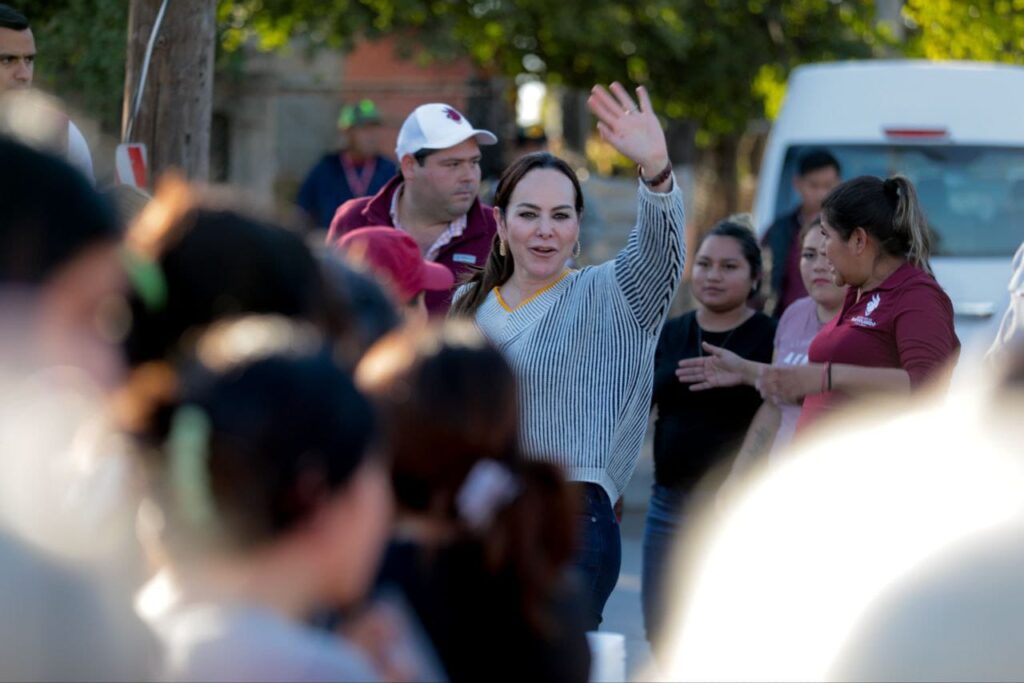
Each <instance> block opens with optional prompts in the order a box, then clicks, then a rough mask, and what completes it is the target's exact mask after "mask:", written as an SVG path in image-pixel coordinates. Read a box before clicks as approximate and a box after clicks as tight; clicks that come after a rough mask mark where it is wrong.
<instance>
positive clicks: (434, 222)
mask: <svg viewBox="0 0 1024 683" xmlns="http://www.w3.org/2000/svg"><path fill="white" fill-rule="evenodd" d="M497 141H498V138H497V137H495V135H494V133H491V132H490V131H487V130H480V129H476V128H474V127H473V125H472V124H471V123H470V122H469V121H468V120H467V119H466V117H465V116H463V115H462V114H461V113H460V112H459V111H457V110H456V109H455V108H454V107H451V106H449V105H447V104H439V103H438V104H424V105H421V106H419V107H417V108H416V109H415V110H413V112H412V113H411V114H409V116H408V117H407V118H406V120H405V122H404V123H403V124H402V128H401V130H400V131H399V133H398V143H397V147H396V149H395V156H396V157H397V158H398V163H399V173H398V175H396V176H395V177H394V178H392V179H391V180H390V181H389V182H388V184H387V185H385V186H384V187H383V188H382V189H381V190H380V192H378V193H377V194H376V195H374V196H373V197H363V198H361V199H353V200H350V201H348V202H345V203H344V204H342V205H341V207H339V209H338V211H337V213H336V214H335V215H334V219H333V220H332V221H331V229H330V232H329V233H328V234H327V243H328V244H336V243H337V242H338V240H340V239H341V238H342V236H343V235H345V233H347V232H349V231H352V230H355V229H357V228H365V227H368V226H392V227H393V228H395V229H398V230H402V231H404V232H406V233H408V234H409V235H410V236H411V237H412V238H413V239H414V240H415V241H416V244H417V245H418V246H419V250H420V253H421V254H422V255H423V257H424V258H425V259H426V260H428V261H433V262H436V263H439V264H441V265H443V266H445V267H446V268H448V270H450V271H452V273H453V274H454V275H455V277H456V279H458V278H460V277H462V276H463V275H465V274H467V273H468V272H469V271H470V270H471V269H472V268H473V266H481V265H483V263H484V261H485V259H486V258H487V251H488V249H489V248H490V246H491V241H492V238H493V236H494V215H493V213H492V211H491V209H490V207H488V206H485V205H483V204H482V203H481V202H480V199H479V197H478V194H479V192H480V145H493V144H495V143H497ZM451 295H452V292H451V290H449V291H437V292H429V293H428V294H427V295H426V304H427V310H428V311H429V312H430V314H431V315H435V316H436V315H444V314H445V313H446V312H447V311H448V307H449V306H450V305H451Z"/></svg>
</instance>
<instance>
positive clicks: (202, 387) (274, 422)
mask: <svg viewBox="0 0 1024 683" xmlns="http://www.w3.org/2000/svg"><path fill="white" fill-rule="evenodd" d="M126 392H127V396H126V400H125V402H124V403H123V404H122V411H123V412H122V415H121V418H122V420H123V422H124V424H125V427H126V429H127V430H128V431H129V432H130V433H132V434H133V435H134V436H135V438H136V439H137V441H138V445H139V457H140V461H141V463H142V464H143V466H144V469H145V471H146V473H147V475H148V476H147V477H146V479H147V501H146V503H145V504H144V506H143V508H142V509H141V514H140V534H141V535H142V536H143V538H144V543H145V545H146V546H147V549H148V550H149V551H150V555H151V557H152V558H154V560H156V561H157V562H159V566H160V572H159V573H158V574H157V575H156V576H155V577H154V578H153V579H152V580H151V581H150V583H149V584H147V586H146V587H145V588H144V589H143V591H142V592H141V593H140V596H139V598H138V600H137V609H138V610H139V612H140V614H141V616H142V617H143V619H144V620H145V621H147V622H148V623H149V624H150V626H151V627H152V628H153V630H154V632H155V633H156V634H157V636H158V638H159V640H160V641H161V642H162V644H163V646H164V652H165V658H164V666H163V671H162V673H161V676H160V678H161V680H172V681H283V680H289V681H326V680H336V681H366V680H375V679H377V678H378V673H377V670H375V669H374V668H373V667H372V665H371V664H370V662H369V661H368V660H367V659H365V658H364V655H363V652H362V651H360V650H358V649H357V648H356V647H355V646H354V645H353V644H352V642H350V641H347V640H345V639H343V638H341V637H340V636H336V635H333V634H329V633H326V632H322V631H316V630H314V629H313V628H311V627H310V626H307V625H306V624H307V622H308V620H309V619H310V618H311V616H313V615H314V614H315V613H316V612H317V611H318V610H319V609H320V608H322V607H324V606H327V605H346V606H352V605H357V604H359V603H360V602H361V600H362V598H363V597H364V595H365V594H366V592H367V590H368V588H369V586H370V584H371V582H372V580H373V576H374V572H375V571H376V567H377V564H378V561H379V558H380V554H381V551H382V549H383V545H384V542H385V540H386V538H387V533H388V529H389V525H390V522H391V516H390V515H391V492H390V488H389V486H388V480H387V472H386V469H385V466H384V465H383V463H381V462H380V461H379V460H378V459H377V458H375V457H373V456H372V451H371V440H372V439H373V436H374V414H373V411H372V410H371V407H370V404H369V402H368V401H367V400H366V399H365V398H363V396H362V395H360V394H359V392H357V391H356V389H355V387H354V386H353V383H352V381H351V380H350V379H349V378H348V376H347V375H346V374H345V373H344V372H343V371H342V370H341V369H340V368H339V367H338V366H337V365H336V364H335V362H334V361H333V360H332V354H331V349H330V348H329V347H328V346H327V345H325V344H324V343H323V342H322V341H321V339H320V338H319V337H318V336H317V335H316V334H315V333H314V332H312V331H311V329H310V326H309V325H308V324H307V325H306V326H304V327H303V326H297V325H296V324H295V323H291V322H288V321H286V320H285V319H283V318H256V319H244V320H242V321H239V322H236V323H231V324H220V325H218V326H215V327H214V328H213V329H211V331H209V332H207V333H206V334H205V335H204V336H203V337H201V338H200V340H199V342H198V347H197V352H196V354H195V357H194V360H193V361H192V362H189V363H186V364H185V365H184V369H183V370H182V371H178V372H176V371H175V370H173V369H171V368H170V367H169V366H167V365H165V364H162V363H150V364H146V365H143V366H142V367H140V368H139V369H137V370H136V371H135V373H134V374H133V376H132V378H131V379H130V380H129V386H128V388H127V389H126ZM129 397H131V398H132V399H134V400H129ZM379 645H380V644H378V646H379Z"/></svg>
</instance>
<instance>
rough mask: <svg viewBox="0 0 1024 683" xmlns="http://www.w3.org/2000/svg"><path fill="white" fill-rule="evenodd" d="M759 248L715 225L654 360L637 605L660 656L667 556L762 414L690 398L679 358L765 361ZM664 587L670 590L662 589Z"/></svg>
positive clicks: (739, 400)
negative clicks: (730, 354) (688, 301)
mask: <svg viewBox="0 0 1024 683" xmlns="http://www.w3.org/2000/svg"><path fill="white" fill-rule="evenodd" d="M762 274H763V273H762V266H761V249H760V247H759V246H758V244H757V239H756V238H755V237H754V233H753V231H752V230H751V229H750V226H749V225H746V224H744V223H743V222H741V219H740V218H738V217H733V218H727V219H726V220H724V221H721V222H720V223H718V225H716V226H715V227H714V228H713V229H712V230H711V232H709V233H708V234H707V235H706V236H705V237H704V239H703V241H701V243H700V247H699V248H698V250H697V254H696V256H695V257H694V262H693V294H694V296H695V297H696V299H697V308H696V310H693V311H690V312H689V313H685V314H684V315H681V316H679V317H677V318H673V319H671V320H669V321H668V322H667V323H665V329H664V330H663V331H662V333H661V338H660V339H659V341H658V349H657V352H656V354H655V360H654V393H653V397H652V405H653V407H654V408H656V409H657V419H656V420H655V423H654V486H653V488H652V491H651V502H650V505H649V506H648V508H647V521H646V524H645V527H644V543H643V583H642V587H641V588H642V593H641V597H642V601H643V609H644V627H645V629H646V632H647V639H648V640H649V641H650V642H651V644H652V646H653V647H654V648H655V650H656V651H658V650H659V649H660V645H661V636H662V625H663V617H664V615H663V613H662V610H663V609H664V605H665V604H667V602H668V601H667V600H666V597H667V595H668V592H667V591H668V589H669V588H670V586H671V585H672V584H674V583H676V581H677V579H678V577H675V576H672V575H671V572H669V568H670V567H671V563H670V559H671V555H670V551H671V549H672V548H673V546H674V543H675V541H676V540H677V539H678V537H679V535H680V534H679V532H680V531H681V530H682V528H683V522H684V516H685V515H686V513H687V512H688V510H689V509H692V506H693V505H695V504H697V503H699V502H700V501H699V499H700V497H701V496H702V495H703V493H704V487H705V486H706V485H707V482H706V481H705V480H706V477H707V475H708V474H709V473H711V472H712V471H713V470H714V469H715V467H716V466H718V465H720V464H722V463H726V462H728V461H729V459H731V458H732V457H733V456H734V455H735V454H736V451H737V450H738V449H739V446H740V443H742V441H743V435H744V434H745V433H746V431H747V427H748V426H749V425H750V420H751V418H753V416H754V414H755V413H756V412H757V410H758V407H759V406H760V405H761V397H760V396H758V394H757V391H755V390H754V389H753V388H752V387H742V386H741V387H729V388H719V389H716V390H714V391H708V392H704V393H695V392H693V391H691V381H690V380H689V379H688V378H687V376H686V374H684V373H683V372H681V369H680V366H681V365H683V364H684V363H685V359H689V358H697V359H699V358H701V357H702V356H703V355H704V354H706V353H707V352H706V351H704V350H703V344H706V343H709V342H710V343H713V344H716V345H717V346H719V347H723V348H727V349H729V350H731V351H734V352H736V353H739V354H740V355H742V356H745V357H749V358H754V359H757V360H760V361H763V362H767V361H768V360H769V359H770V358H771V354H772V341H773V338H774V336H775V321H774V320H773V319H772V318H770V317H769V316H767V315H765V314H763V313H760V312H758V311H756V310H754V308H753V307H752V306H751V300H752V299H753V297H754V296H755V295H756V294H757V291H758V289H759V288H760V284H761V277H762ZM669 579H671V581H670V580H669Z"/></svg>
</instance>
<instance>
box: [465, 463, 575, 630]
mask: <svg viewBox="0 0 1024 683" xmlns="http://www.w3.org/2000/svg"><path fill="white" fill-rule="evenodd" d="M515 469H516V472H517V479H518V483H519V493H518V495H517V496H516V497H515V498H514V499H513V500H512V501H511V502H510V503H508V504H507V505H506V506H505V507H504V508H502V509H501V511H500V512H498V514H497V515H496V516H495V518H494V521H493V522H492V523H491V524H490V526H489V527H488V528H487V529H486V531H484V532H483V533H479V532H477V533H476V534H475V537H476V538H477V539H479V541H480V543H482V544H483V559H484V563H485V566H486V567H487V568H488V569H489V570H490V571H491V572H492V573H494V574H497V575H504V576H507V577H509V578H511V579H512V583H513V585H515V586H516V587H517V588H518V590H519V592H520V593H519V596H518V602H519V604H520V605H522V608H523V614H524V616H525V617H526V620H527V622H528V623H529V624H530V625H531V626H532V627H533V628H534V630H535V631H536V632H537V633H539V634H540V635H541V636H543V637H546V638H555V637H557V635H558V634H557V633H556V629H557V626H558V620H557V617H556V615H554V614H551V613H550V606H551V604H552V598H553V596H555V595H556V594H557V593H558V590H559V589H560V588H561V587H562V578H563V576H564V574H565V569H566V567H567V566H568V565H569V563H570V561H571V560H572V558H573V556H574V554H575V552H576V529H575V525H574V520H575V518H576V517H575V513H576V507H577V505H576V499H575V498H574V497H573V496H572V492H571V490H570V488H569V485H568V483H567V482H566V480H565V476H564V475H563V474H562V471H561V470H560V469H559V468H558V467H557V466H555V465H552V464H550V463H544V462H538V461H521V462H520V463H519V464H518V466H517V467H516V468H515Z"/></svg>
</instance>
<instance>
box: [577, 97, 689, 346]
mask: <svg viewBox="0 0 1024 683" xmlns="http://www.w3.org/2000/svg"><path fill="white" fill-rule="evenodd" d="M637 97H638V99H639V105H637V104H635V103H634V102H633V99H632V98H631V97H630V95H629V93H627V92H626V89H625V88H623V87H622V86H621V85H620V84H618V83H613V84H612V85H611V87H610V91H609V90H605V89H604V88H603V87H601V86H594V89H593V90H592V91H591V95H590V99H589V100H588V104H589V106H590V110H591V111H592V112H593V113H594V115H595V116H596V117H597V118H598V124H597V127H598V130H599V131H600V133H601V136H602V137H603V138H604V139H605V140H607V141H608V142H609V143H610V144H611V145H612V146H613V147H615V149H617V150H618V151H619V152H620V153H622V154H623V155H625V156H627V157H629V158H630V159H632V160H633V161H635V162H636V163H637V164H638V165H639V166H640V173H641V177H642V178H646V179H647V180H655V181H656V183H655V184H654V186H653V187H648V184H647V183H644V184H642V185H641V187H640V190H639V196H638V199H639V207H638V210H637V214H638V216H637V225H636V227H635V228H634V229H633V232H632V233H630V236H629V240H628V242H627V244H626V247H625V248H624V249H623V250H622V251H621V252H619V254H618V256H617V257H616V259H615V264H614V268H615V282H616V284H617V286H618V289H619V291H620V292H621V295H622V297H623V298H624V299H625V301H626V304H627V305H628V306H629V309H630V311H631V312H632V314H633V318H634V319H635V320H636V322H637V324H638V325H639V326H640V327H641V328H642V329H643V330H644V331H645V332H646V333H648V334H652V335H656V334H657V333H658V330H659V329H660V327H661V324H662V323H663V322H664V320H665V316H666V315H667V314H668V309H669V306H670V305H671V302H672V298H673V297H674V296H675V292H676V288H677V287H678V286H679V280H680V278H681V277H682V272H683V260H684V258H685V245H684V242H683V227H684V217H683V200H682V195H681V194H680V193H679V189H678V188H677V187H675V181H674V179H673V178H672V174H671V167H670V165H669V160H668V148H667V145H666V143H665V133H664V131H663V130H662V129H661V124H660V123H659V122H658V118H657V116H655V114H654V110H653V108H652V107H651V100H650V97H649V96H648V94H647V91H646V90H645V89H644V88H637ZM664 171H668V173H667V174H666V173H664Z"/></svg>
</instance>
